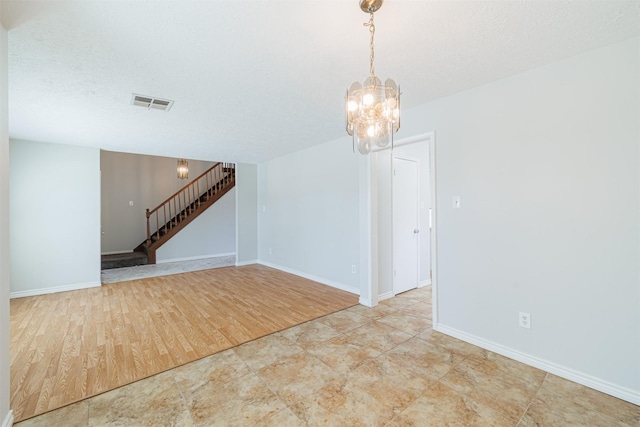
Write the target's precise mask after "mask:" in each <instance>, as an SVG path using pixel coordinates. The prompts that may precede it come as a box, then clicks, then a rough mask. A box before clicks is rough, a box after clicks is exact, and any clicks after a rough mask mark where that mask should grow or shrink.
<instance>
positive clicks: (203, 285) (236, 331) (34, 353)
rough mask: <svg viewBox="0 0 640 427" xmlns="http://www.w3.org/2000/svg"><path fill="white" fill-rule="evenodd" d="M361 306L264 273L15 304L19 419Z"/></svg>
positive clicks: (216, 274)
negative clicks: (318, 318)
mask: <svg viewBox="0 0 640 427" xmlns="http://www.w3.org/2000/svg"><path fill="white" fill-rule="evenodd" d="M357 303H358V297H357V296H356V295H353V294H350V293H347V292H344V291H340V290H338V289H335V288H331V287H329V286H325V285H321V284H319V283H316V282H313V281H311V280H307V279H304V278H301V277H298V276H294V275H291V274H288V273H283V272H281V271H278V270H274V269H271V268H268V267H264V266H260V265H249V266H244V267H224V268H218V269H213V270H205V271H197V272H190V273H182V274H176V275H171V276H164V277H155V278H149V279H140V280H132V281H129V282H121V283H112V284H109V285H103V286H101V287H100V288H91V289H83V290H77V291H69V292H61V293H56V294H48V295H39V296H34V297H25V298H18V299H12V300H11V324H10V328H11V340H10V345H11V383H10V387H11V408H12V409H13V413H14V417H15V421H16V422H18V421H22V420H24V419H27V418H30V417H33V416H35V415H39V414H41V413H43V412H46V411H50V410H53V409H56V408H59V407H61V406H64V405H67V404H69V403H73V402H75V401H78V400H81V399H84V398H87V397H90V396H95V395H96V394H99V393H103V392H105V391H107V390H111V389H114V388H117V387H120V386H123V385H125V384H128V383H130V382H133V381H137V380H140V379H143V378H146V377H148V376H151V375H154V374H157V373H159V372H162V371H165V370H167V369H172V368H175V367H176V366H179V365H182V364H184V363H188V362H191V361H194V360H197V359H200V358H202V357H205V356H208V355H211V354H213V353H216V352H218V351H222V350H225V349H228V348H230V347H232V346H235V345H238V344H241V343H244V342H247V341H250V340H253V339H256V338H259V337H261V336H264V335H267V334H270V333H273V332H277V331H280V330H282V329H285V328H288V327H291V326H294V325H297V324H299V323H302V322H306V321H308V320H311V319H314V318H317V317H320V316H323V315H326V314H330V313H333V312H336V311H338V310H342V309H344V308H347V307H351V306H353V305H355V304H357Z"/></svg>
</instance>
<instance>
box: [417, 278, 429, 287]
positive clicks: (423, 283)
mask: <svg viewBox="0 0 640 427" xmlns="http://www.w3.org/2000/svg"><path fill="white" fill-rule="evenodd" d="M430 285H431V279H427V280H423V281H422V282H419V283H418V287H419V288H424V287H425V286H430Z"/></svg>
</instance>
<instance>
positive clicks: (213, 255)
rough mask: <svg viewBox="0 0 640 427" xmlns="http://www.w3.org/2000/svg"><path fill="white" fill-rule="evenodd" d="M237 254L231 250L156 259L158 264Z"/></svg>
mask: <svg viewBox="0 0 640 427" xmlns="http://www.w3.org/2000/svg"><path fill="white" fill-rule="evenodd" d="M235 254H236V253H235V252H229V253H225V254H210V255H197V256H189V257H185V258H171V259H162V260H156V264H167V263H170V262H180V261H196V260H199V259H207V258H220V257H223V256H232V255H235Z"/></svg>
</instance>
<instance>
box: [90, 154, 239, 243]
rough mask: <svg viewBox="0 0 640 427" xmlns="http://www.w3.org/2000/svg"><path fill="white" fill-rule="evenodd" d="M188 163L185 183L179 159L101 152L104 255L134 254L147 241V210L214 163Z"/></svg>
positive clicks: (194, 161) (192, 161) (196, 161)
mask: <svg viewBox="0 0 640 427" xmlns="http://www.w3.org/2000/svg"><path fill="white" fill-rule="evenodd" d="M188 162H189V179H188V180H182V179H179V178H178V177H177V174H176V168H177V159H172V158H169V157H158V156H144V155H140V154H129V153H116V152H112V151H101V155H100V169H101V175H102V178H101V180H102V185H101V187H102V196H101V198H102V208H101V213H102V215H101V222H102V241H101V252H102V253H103V254H105V253H117V252H130V251H132V250H133V249H134V248H135V247H136V246H138V245H139V244H140V243H141V242H142V241H144V240H145V239H146V238H147V222H146V216H145V211H146V209H147V208H148V209H153V208H155V207H156V206H157V205H158V204H160V203H162V202H164V201H165V200H166V199H167V198H168V197H170V196H171V195H173V194H174V193H175V192H176V191H178V190H180V189H181V188H182V187H183V186H184V185H186V184H187V183H188V182H189V181H190V180H192V179H194V178H196V177H197V176H198V175H200V174H201V173H202V172H204V171H205V170H207V169H208V168H210V167H211V166H213V164H214V162H203V161H198V160H188ZM203 191H204V190H203ZM130 201H132V202H133V206H130V205H129V202H130ZM232 252H233V251H232Z"/></svg>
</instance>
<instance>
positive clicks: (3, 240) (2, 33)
mask: <svg viewBox="0 0 640 427" xmlns="http://www.w3.org/2000/svg"><path fill="white" fill-rule="evenodd" d="M7 61H8V49H7V30H5V28H4V26H3V24H2V16H0V425H1V424H4V423H7V425H10V424H9V423H10V416H9V381H10V378H9V360H11V358H10V357H9V113H8V111H9V108H8V107H9V105H8V102H9V97H8V96H7V81H8V80H7V76H8V72H7V70H8V68H7Z"/></svg>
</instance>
